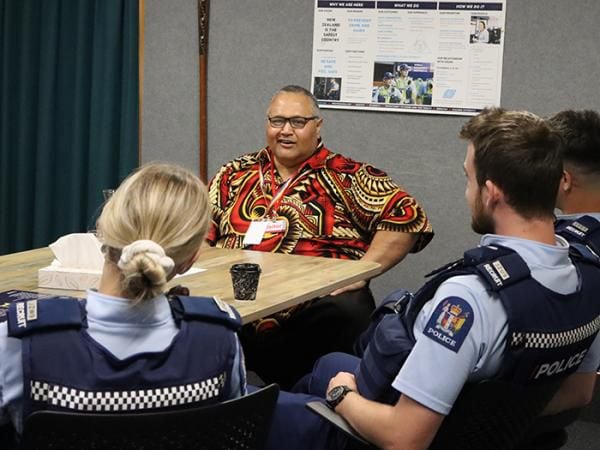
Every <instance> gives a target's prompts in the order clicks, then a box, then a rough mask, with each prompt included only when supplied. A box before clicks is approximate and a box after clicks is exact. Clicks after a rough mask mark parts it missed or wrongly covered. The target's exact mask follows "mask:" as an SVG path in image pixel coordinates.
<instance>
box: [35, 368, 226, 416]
mask: <svg viewBox="0 0 600 450" xmlns="http://www.w3.org/2000/svg"><path fill="white" fill-rule="evenodd" d="M224 385H225V373H222V374H221V375H219V376H217V377H212V378H208V379H206V380H202V381H199V382H196V383H190V384H183V385H179V386H169V387H163V388H156V389H138V390H133V391H84V390H79V389H74V388H71V387H68V386H61V385H59V384H50V383H45V382H42V381H34V380H32V381H31V399H32V400H33V401H36V402H44V403H46V404H48V405H51V406H54V407H58V408H63V409H70V410H76V411H93V412H115V411H139V410H147V409H157V408H166V407H173V406H182V405H188V404H191V403H199V402H202V401H204V400H208V399H210V398H213V397H217V396H218V395H219V393H220V391H221V389H223V386H224Z"/></svg>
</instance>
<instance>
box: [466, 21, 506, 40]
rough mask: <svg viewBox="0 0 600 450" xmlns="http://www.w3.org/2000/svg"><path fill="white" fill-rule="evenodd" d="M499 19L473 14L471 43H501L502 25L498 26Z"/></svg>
mask: <svg viewBox="0 0 600 450" xmlns="http://www.w3.org/2000/svg"><path fill="white" fill-rule="evenodd" d="M497 22H498V21H497V19H496V18H495V17H490V16H471V34H470V35H469V43H471V44H500V42H501V39H502V27H500V26H498V24H497Z"/></svg>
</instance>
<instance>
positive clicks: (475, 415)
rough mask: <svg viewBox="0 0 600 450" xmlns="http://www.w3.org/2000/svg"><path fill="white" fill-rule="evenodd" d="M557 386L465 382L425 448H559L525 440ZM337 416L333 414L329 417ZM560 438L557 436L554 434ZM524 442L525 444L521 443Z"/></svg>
mask: <svg viewBox="0 0 600 450" xmlns="http://www.w3.org/2000/svg"><path fill="white" fill-rule="evenodd" d="M556 389H557V386H555V385H547V386H539V387H535V388H533V387H524V386H517V385H511V384H509V383H505V382H501V381H497V380H486V381H482V382H480V383H475V384H470V385H467V386H465V388H464V389H463V391H462V392H461V394H460V395H459V397H458V399H457V400H456V402H455V404H454V407H453V408H452V411H451V412H450V414H448V416H447V417H446V418H445V419H444V422H443V423H442V426H441V427H440V429H439V430H438V433H437V434H436V436H435V438H434V440H433V442H432V444H431V446H430V447H429V450H521V449H523V450H524V449H525V448H526V449H527V450H542V449H544V450H546V449H550V448H552V449H556V448H560V446H562V445H563V444H564V442H557V441H552V442H550V443H548V442H544V444H546V445H548V444H556V445H559V444H560V445H559V446H558V447H557V446H555V447H538V448H536V447H535V446H534V445H533V443H532V442H530V441H528V436H529V433H530V432H531V429H532V426H533V424H534V422H535V420H536V417H538V416H539V414H540V413H541V411H542V410H543V409H544V407H545V405H546V404H547V403H548V401H549V400H550V398H551V397H552V395H553V394H554V392H555V391H556ZM314 403H315V402H309V404H308V405H307V406H308V407H309V408H310V409H312V410H313V411H315V412H317V413H318V414H320V415H322V416H323V417H325V418H326V419H327V420H330V421H331V422H332V423H333V424H334V425H335V426H337V427H338V428H340V429H341V430H343V431H345V432H347V433H349V434H351V435H353V436H354V437H355V438H356V439H357V440H356V443H357V445H360V446H362V447H361V448H364V449H372V448H376V447H374V446H373V445H372V444H370V443H368V442H366V441H365V440H364V439H363V438H362V437H360V436H358V435H357V434H356V432H355V431H354V430H352V428H351V427H350V425H349V424H348V423H347V422H345V421H344V420H343V419H342V418H341V417H340V416H339V415H338V414H336V413H335V412H334V411H331V410H328V411H327V408H326V407H325V408H323V404H322V403H320V402H316V403H320V405H321V406H317V405H315V404H314ZM332 416H337V417H332ZM558 438H560V437H558ZM524 442H527V443H528V444H527V445H533V446H526V447H521V445H523V443H524Z"/></svg>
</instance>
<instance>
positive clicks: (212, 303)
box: [169, 295, 242, 330]
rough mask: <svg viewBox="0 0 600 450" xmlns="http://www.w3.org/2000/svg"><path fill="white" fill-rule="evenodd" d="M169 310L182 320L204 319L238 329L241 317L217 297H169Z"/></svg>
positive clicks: (240, 324)
mask: <svg viewBox="0 0 600 450" xmlns="http://www.w3.org/2000/svg"><path fill="white" fill-rule="evenodd" d="M169 303H170V305H171V310H172V311H173V315H174V316H175V318H179V319H184V320H186V319H187V320H190V319H191V320H206V321H208V322H218V323H221V324H224V325H226V326H228V327H229V328H232V329H233V330H238V329H239V328H240V327H241V326H242V319H241V317H240V314H239V313H238V312H237V310H236V309H235V308H234V307H232V306H231V305H229V304H227V303H225V302H224V301H223V300H221V299H220V298H218V297H185V296H179V295H178V296H172V297H170V302H169Z"/></svg>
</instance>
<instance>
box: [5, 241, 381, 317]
mask: <svg viewBox="0 0 600 450" xmlns="http://www.w3.org/2000/svg"><path fill="white" fill-rule="evenodd" d="M52 259H53V258H52V252H51V251H50V249H49V248H40V249H35V250H30V251H26V252H21V253H13V254H11V255H5V256H0V292H3V291H7V290H10V289H20V290H25V291H37V292H41V293H47V294H55V295H70V296H76V297H85V291H66V290H59V289H46V288H38V287H37V271H38V269H40V268H42V267H46V266H48V265H49V264H50V263H51V261H52ZM241 262H254V263H258V264H260V266H261V269H262V274H261V277H260V282H259V285H258V292H257V295H256V300H254V301H238V300H235V299H234V298H233V289H232V285H231V276H230V274H229V268H230V267H231V265H232V264H236V263H241ZM195 267H199V268H202V269H206V271H204V272H201V273H196V274H193V275H188V276H184V277H179V278H176V279H174V280H171V282H170V283H169V285H176V284H181V285H184V286H187V287H188V288H189V289H190V293H191V295H203V296H213V295H216V296H219V297H220V298H221V299H223V300H225V301H226V302H228V303H229V304H231V305H233V306H235V308H236V309H237V310H238V311H239V312H240V314H241V316H242V319H243V321H244V323H247V322H251V321H253V320H256V319H259V318H261V317H265V316H268V315H270V314H273V313H275V312H278V311H281V310H283V309H286V308H288V307H290V306H293V305H297V304H298V303H302V302H304V301H306V300H310V299H312V298H315V297H319V296H321V295H326V294H328V293H330V292H332V291H333V290H335V289H337V288H339V287H343V286H346V285H348V284H351V283H354V282H355V281H359V280H364V279H367V278H371V277H373V276H375V275H377V274H379V273H380V272H381V267H380V265H379V264H377V263H375V262H367V261H347V260H340V259H333V258H319V257H313V256H298V255H284V254H280V253H265V252H255V251H249V250H227V249H219V248H210V247H207V248H204V249H203V251H202V253H201V255H200V258H199V259H198V261H197V263H196V264H195Z"/></svg>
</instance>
